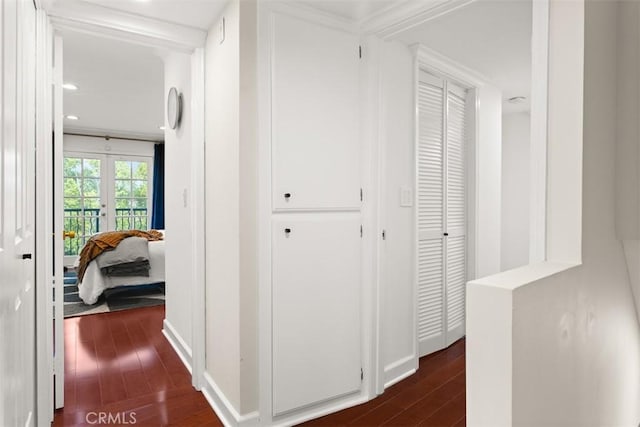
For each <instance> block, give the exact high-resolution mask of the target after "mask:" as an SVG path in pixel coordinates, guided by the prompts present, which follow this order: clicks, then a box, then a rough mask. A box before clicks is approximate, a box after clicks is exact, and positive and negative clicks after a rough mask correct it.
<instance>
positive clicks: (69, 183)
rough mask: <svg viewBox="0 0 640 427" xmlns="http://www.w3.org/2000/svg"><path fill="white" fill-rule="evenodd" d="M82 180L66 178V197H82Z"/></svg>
mask: <svg viewBox="0 0 640 427" xmlns="http://www.w3.org/2000/svg"><path fill="white" fill-rule="evenodd" d="M81 182H82V180H81V179H80V178H65V179H64V196H65V197H69V196H80V183H81Z"/></svg>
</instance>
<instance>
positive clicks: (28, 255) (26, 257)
mask: <svg viewBox="0 0 640 427" xmlns="http://www.w3.org/2000/svg"><path fill="white" fill-rule="evenodd" d="M22 259H31V254H22Z"/></svg>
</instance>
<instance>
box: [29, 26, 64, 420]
mask: <svg viewBox="0 0 640 427" xmlns="http://www.w3.org/2000/svg"><path fill="white" fill-rule="evenodd" d="M62 55H63V43H62V37H60V36H59V35H57V36H54V68H53V85H54V90H53V91H54V96H53V122H54V135H55V136H54V143H53V162H54V164H58V165H62V162H63V150H62V140H63V137H62V130H63V124H62V122H63V120H62V114H63V111H64V110H63V95H62V69H63V61H62ZM52 173H53V175H52V178H53V211H52V212H55V211H57V212H58V215H55V214H54V224H53V267H54V282H57V283H55V288H54V292H55V303H54V306H53V307H54V318H55V320H54V323H55V332H54V333H55V338H54V341H53V342H54V367H53V370H54V372H55V380H54V384H55V407H56V409H58V408H61V407H63V406H64V302H63V301H64V289H63V286H59V285H60V284H61V283H60V282H63V281H64V272H63V267H64V243H63V240H62V239H60V238H59V237H60V235H61V234H62V233H63V231H64V217H63V216H62V215H61V214H62V204H63V182H62V168H55V167H54V168H53V171H52ZM36 214H37V213H36Z"/></svg>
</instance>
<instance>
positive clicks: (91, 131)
mask: <svg viewBox="0 0 640 427" xmlns="http://www.w3.org/2000/svg"><path fill="white" fill-rule="evenodd" d="M76 133H77V134H80V135H73V136H78V137H95V138H102V139H105V138H107V137H110V138H114V139H115V138H118V139H145V140H148V141H134V142H152V143H154V144H160V143H164V134H162V135H158V134H152V133H143V132H122V131H117V130H109V129H101V128H89V127H86V128H83V127H75V126H66V125H65V127H64V134H65V135H72V134H76Z"/></svg>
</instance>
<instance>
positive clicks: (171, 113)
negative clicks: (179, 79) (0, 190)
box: [167, 87, 182, 129]
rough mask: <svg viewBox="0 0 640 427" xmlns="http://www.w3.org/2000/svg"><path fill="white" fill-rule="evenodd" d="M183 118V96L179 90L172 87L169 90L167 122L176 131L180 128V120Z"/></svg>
mask: <svg viewBox="0 0 640 427" xmlns="http://www.w3.org/2000/svg"><path fill="white" fill-rule="evenodd" d="M181 118H182V94H181V93H178V89H176V88H175V87H172V88H171V89H169V96H168V97H167V121H168V122H169V127H171V129H176V128H177V127H178V126H180V119H181Z"/></svg>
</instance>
